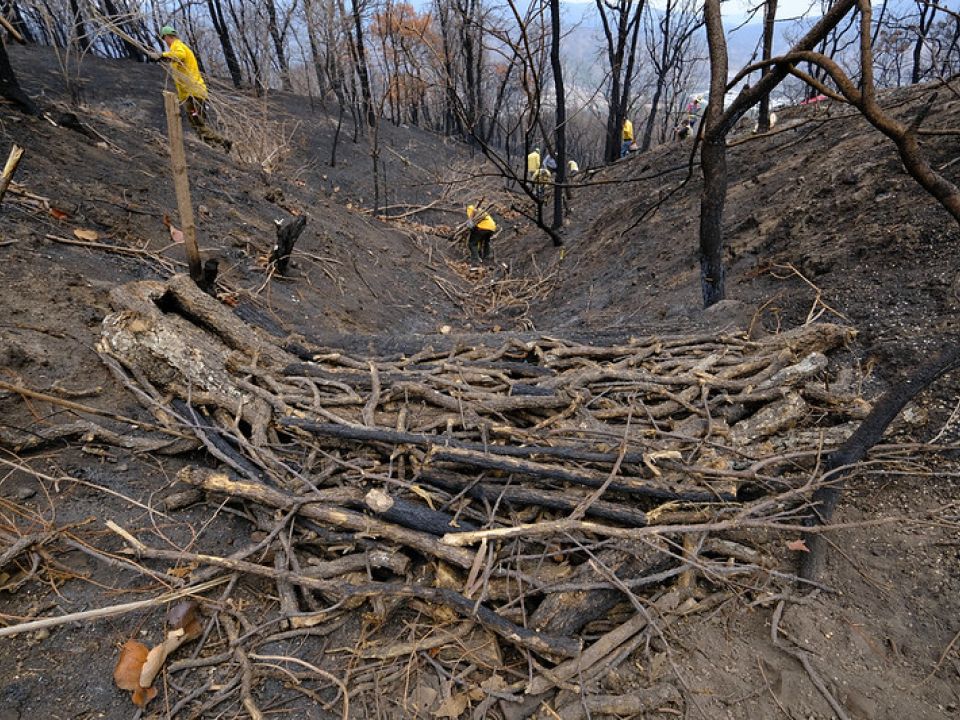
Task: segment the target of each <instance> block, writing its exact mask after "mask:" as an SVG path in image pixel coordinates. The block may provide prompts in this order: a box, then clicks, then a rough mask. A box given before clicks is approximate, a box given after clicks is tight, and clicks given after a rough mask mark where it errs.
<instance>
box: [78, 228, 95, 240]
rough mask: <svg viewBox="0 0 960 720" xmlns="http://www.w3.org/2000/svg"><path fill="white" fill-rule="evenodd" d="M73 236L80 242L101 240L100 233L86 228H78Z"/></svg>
mask: <svg viewBox="0 0 960 720" xmlns="http://www.w3.org/2000/svg"><path fill="white" fill-rule="evenodd" d="M73 234H74V236H76V237H77V238H79V239H80V240H90V241H93V240H99V239H100V233H98V232H97V231H96V230H87V229H86V228H77V229H76V230H74V231H73Z"/></svg>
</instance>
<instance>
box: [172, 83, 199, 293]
mask: <svg viewBox="0 0 960 720" xmlns="http://www.w3.org/2000/svg"><path fill="white" fill-rule="evenodd" d="M163 109H164V110H166V113H167V134H168V136H169V138H170V164H171V166H172V168H173V187H174V189H175V190H176V193H177V209H178V210H179V211H180V224H181V225H182V226H183V244H184V247H186V249H187V263H188V264H189V265H190V277H191V278H193V281H194V282H199V281H200V280H201V279H202V278H203V268H201V267H200V248H199V247H197V227H196V225H194V222H193V205H191V204H190V180H189V178H187V157H186V154H185V153H184V151H183V125H181V123H180V104H179V103H178V102H177V96H176V95H174V94H173V93H172V92H169V91H166V90H165V91H164V92H163Z"/></svg>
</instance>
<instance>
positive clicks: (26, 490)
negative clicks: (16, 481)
mask: <svg viewBox="0 0 960 720" xmlns="http://www.w3.org/2000/svg"><path fill="white" fill-rule="evenodd" d="M36 494H37V489H36V488H34V487H30V486H29V485H23V486H22V487H18V488H17V489H16V490H15V491H14V493H13V495H14V497H15V498H17V500H29V499H30V498H32V497H33V496H34V495H36Z"/></svg>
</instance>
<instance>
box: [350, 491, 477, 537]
mask: <svg viewBox="0 0 960 720" xmlns="http://www.w3.org/2000/svg"><path fill="white" fill-rule="evenodd" d="M386 505H387V506H386V507H384V508H380V507H377V506H376V504H375V503H371V502H369V501H368V502H367V503H366V505H365V507H366V508H367V509H369V510H372V511H373V512H375V513H377V515H379V516H380V517H381V518H382V519H384V520H388V521H390V522H393V523H396V524H397V525H402V526H403V527H406V528H410V529H411V530H419V531H421V532H425V533H430V534H431V535H436V536H438V537H440V536H443V535H445V534H447V533H458V532H467V531H468V530H476V529H477V526H476V525H473V524H472V523H469V522H466V521H464V520H457V519H455V518H454V517H453V515H450V514H449V513H445V512H441V511H439V510H431V509H430V508H429V507H427V506H426V505H423V504H422V503H418V502H414V501H413V500H407V499H406V498H402V497H395V496H391V497H390V498H389V502H388V503H387V504H386Z"/></svg>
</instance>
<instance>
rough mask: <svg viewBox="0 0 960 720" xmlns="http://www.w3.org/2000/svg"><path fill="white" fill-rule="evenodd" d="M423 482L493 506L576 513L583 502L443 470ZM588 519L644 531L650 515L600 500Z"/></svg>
mask: <svg viewBox="0 0 960 720" xmlns="http://www.w3.org/2000/svg"><path fill="white" fill-rule="evenodd" d="M417 480H418V481H420V482H424V483H427V484H429V485H433V486H435V487H438V488H442V489H443V490H446V491H448V492H454V493H459V492H463V493H464V494H465V495H466V496H467V497H471V498H474V499H477V500H486V501H487V502H490V503H496V502H498V501H500V502H506V503H511V504H514V505H531V506H534V507H542V508H550V509H551V510H566V511H568V512H569V511H573V510H575V509H576V508H577V507H578V505H579V504H580V500H581V498H578V497H572V496H570V495H565V494H564V493H562V492H559V491H556V490H541V489H539V488H528V487H524V486H520V485H494V484H492V483H478V482H476V478H473V477H468V476H465V475H459V474H457V473H453V472H444V471H443V470H424V471H423V472H421V473H420V475H418V476H417ZM586 514H587V515H589V516H591V517H596V518H601V519H603V520H610V521H613V522H616V523H620V524H622V525H626V526H628V527H644V526H645V525H646V524H647V516H646V513H644V512H642V511H641V510H637V509H635V508H632V507H629V506H627V505H622V504H619V503H614V502H607V501H606V500H597V501H595V502H593V503H592V504H591V505H590V506H589V507H588V508H587V512H586Z"/></svg>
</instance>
